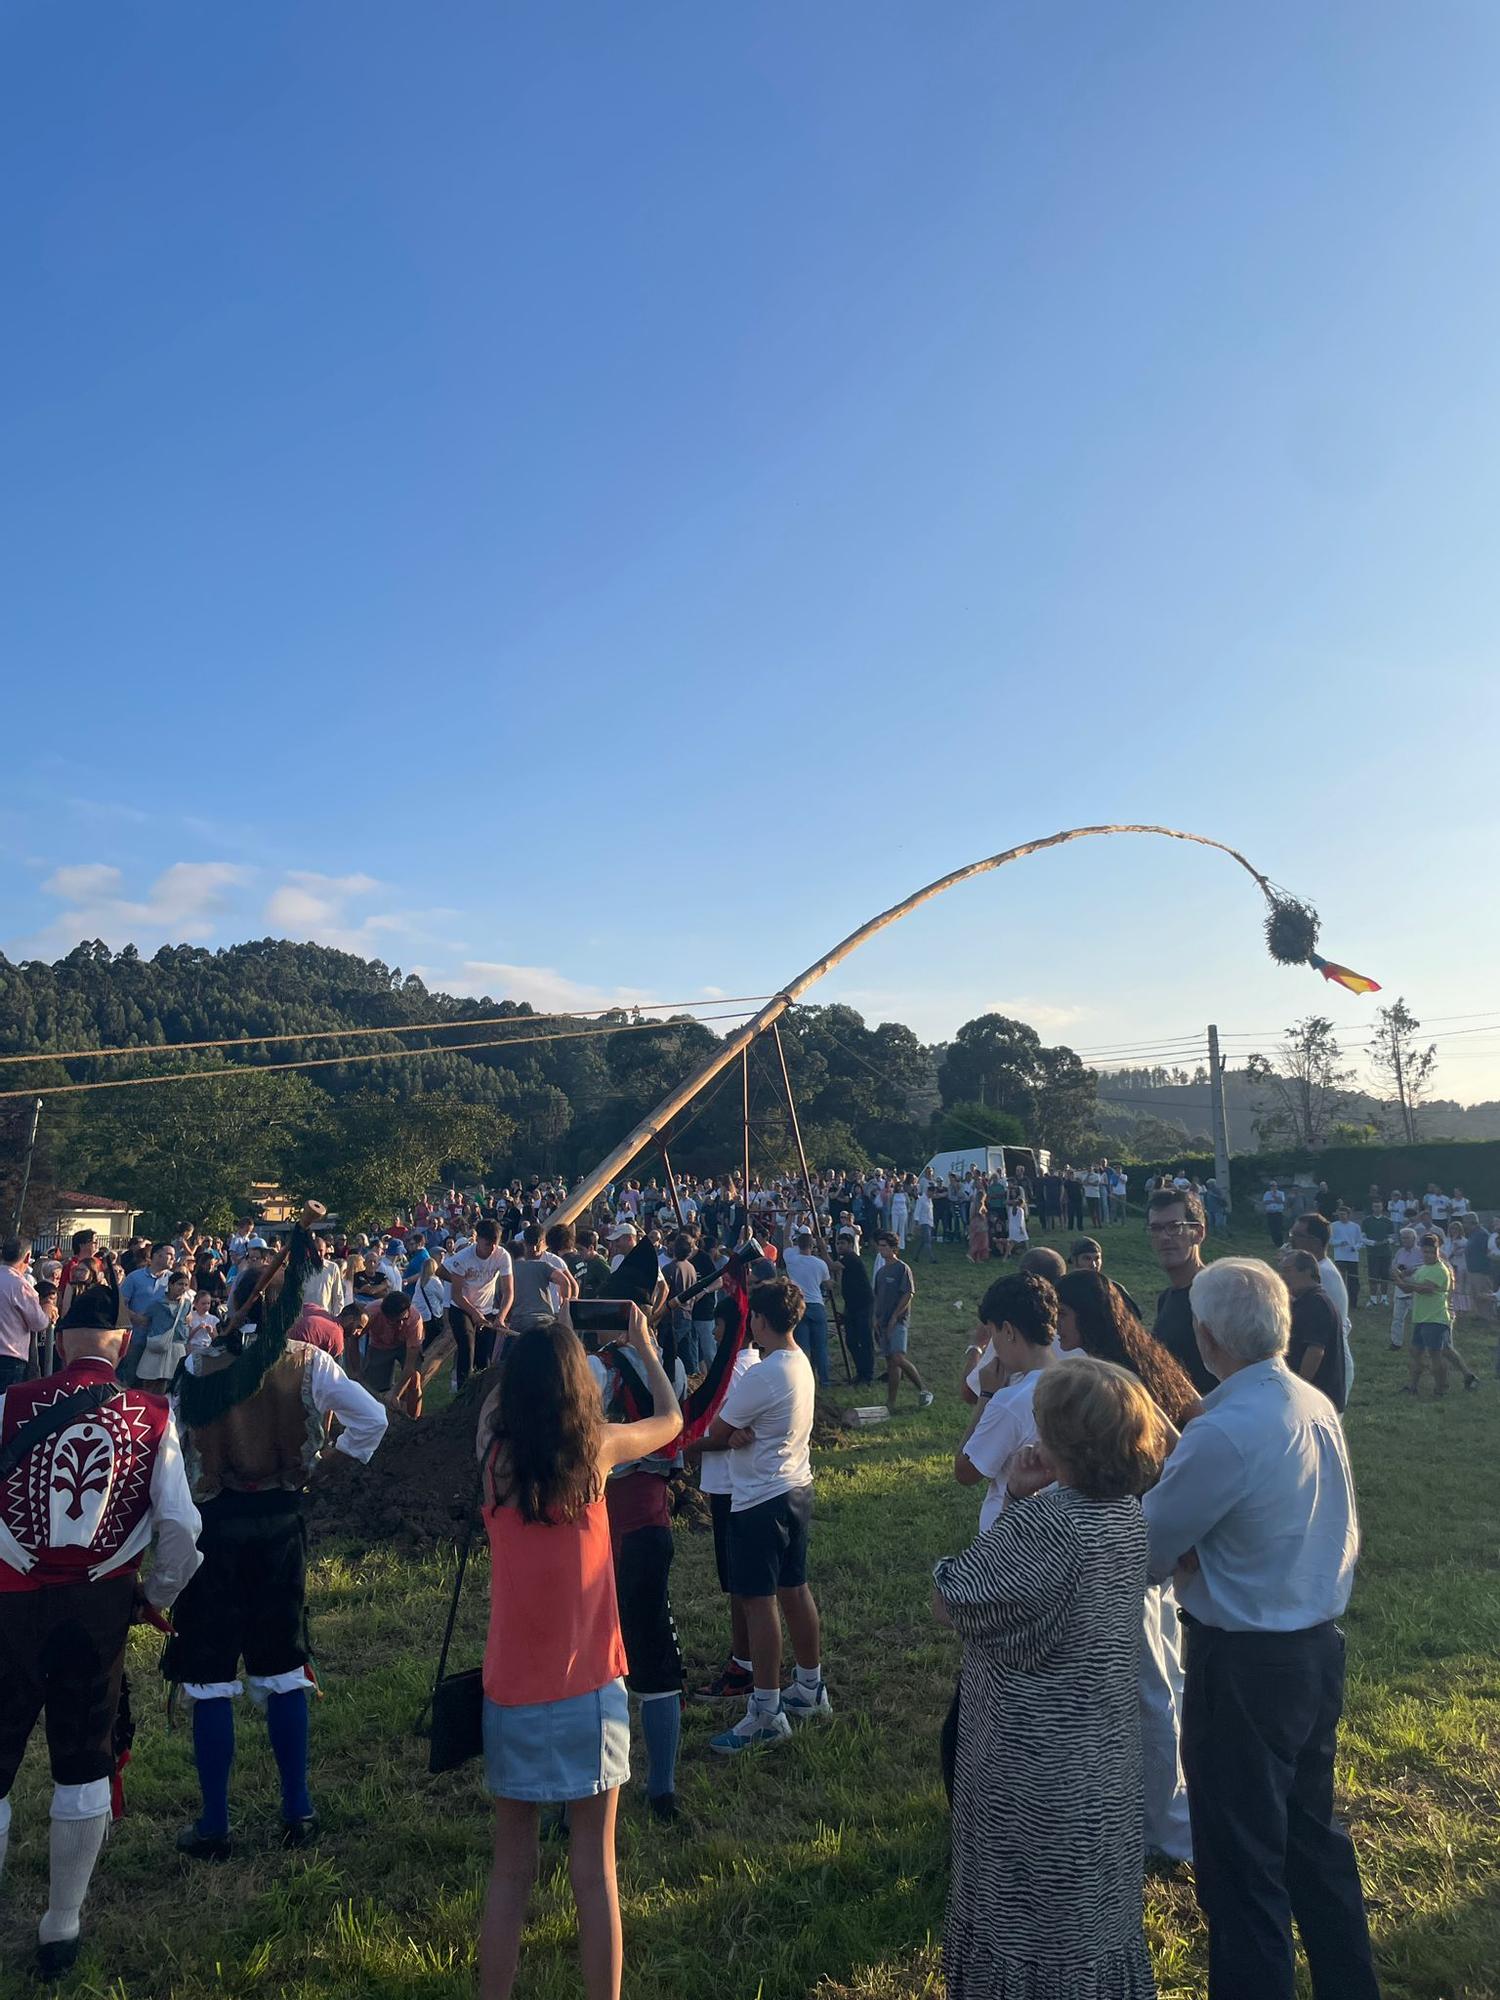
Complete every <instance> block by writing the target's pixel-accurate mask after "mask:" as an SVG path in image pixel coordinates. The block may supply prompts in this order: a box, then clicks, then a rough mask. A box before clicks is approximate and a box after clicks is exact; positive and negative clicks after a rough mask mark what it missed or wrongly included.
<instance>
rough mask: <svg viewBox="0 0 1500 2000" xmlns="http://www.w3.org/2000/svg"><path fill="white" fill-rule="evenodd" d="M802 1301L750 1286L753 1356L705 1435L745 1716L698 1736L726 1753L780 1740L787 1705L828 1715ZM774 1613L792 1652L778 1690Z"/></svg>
mask: <svg viewBox="0 0 1500 2000" xmlns="http://www.w3.org/2000/svg"><path fill="white" fill-rule="evenodd" d="M802 1311H803V1298H802V1294H801V1292H800V1291H799V1290H798V1289H797V1287H796V1286H795V1285H794V1284H793V1283H792V1281H791V1279H790V1278H770V1279H767V1280H766V1282H765V1283H764V1284H759V1285H756V1286H755V1287H754V1288H753V1289H752V1291H751V1293H750V1338H751V1340H752V1341H753V1342H754V1344H755V1346H756V1348H757V1349H758V1350H759V1353H760V1357H761V1358H760V1363H759V1365H758V1366H756V1367H753V1368H747V1369H746V1370H745V1372H744V1374H743V1375H741V1377H740V1379H739V1380H738V1381H737V1382H734V1383H732V1384H731V1385H730V1389H729V1393H728V1395H726V1396H725V1398H724V1401H723V1403H722V1405H721V1406H720V1410H719V1414H718V1416H717V1417H715V1419H714V1421H713V1424H712V1426H711V1427H710V1430H709V1441H710V1444H711V1445H716V1446H719V1447H721V1448H723V1447H727V1448H728V1449H729V1450H730V1451H731V1453H732V1457H731V1460H730V1481H731V1485H732V1488H733V1490H732V1492H731V1494H730V1502H729V1527H728V1535H727V1550H726V1554H727V1565H728V1581H729V1587H730V1590H731V1592H732V1593H733V1594H734V1595H735V1596H736V1597H738V1598H740V1599H741V1600H742V1602H743V1604H744V1609H745V1625H746V1631H747V1634H748V1637H749V1641H750V1662H751V1672H752V1675H753V1685H752V1687H751V1692H750V1705H749V1707H748V1709H747V1710H746V1712H745V1714H744V1717H743V1718H742V1719H741V1720H740V1721H739V1722H737V1723H736V1724H735V1726H734V1728H733V1729H730V1730H726V1731H725V1733H724V1734H723V1735H722V1736H715V1737H714V1738H713V1740H712V1742H711V1744H710V1746H709V1747H710V1748H711V1749H713V1750H716V1751H718V1752H719V1754H720V1755H721V1756H725V1757H730V1756H734V1755H735V1754H736V1753H738V1752H739V1751H742V1750H753V1749H757V1748H760V1747H764V1746H768V1745H771V1744H775V1743H782V1742H785V1740H786V1739H787V1737H789V1736H790V1735H791V1733H792V1726H791V1723H790V1721H789V1719H788V1718H789V1717H790V1716H792V1715H797V1716H813V1715H819V1716H821V1715H829V1714H831V1713H832V1703H831V1702H830V1701H829V1699H828V1689H827V1688H826V1687H825V1685H824V1683H823V1673H822V1668H821V1666H820V1664H819V1640H820V1637H821V1632H820V1626H819V1620H818V1607H817V1604H816V1602H815V1601H814V1599H813V1594H812V1592H811V1591H810V1590H809V1589H808V1587H807V1539H808V1531H809V1528H810V1526H811V1523H812V1497H813V1477H812V1459H811V1456H810V1454H809V1451H808V1446H809V1443H810V1441H811V1438H812V1421H813V1408H814V1404H815V1401H816V1385H815V1383H814V1381H813V1372H812V1369H811V1367H810V1366H809V1365H808V1360H807V1356H806V1355H805V1354H804V1353H803V1352H802V1350H801V1348H800V1347H798V1345H797V1325H798V1322H799V1321H800V1320H801V1318H802ZM783 1617H784V1618H785V1619H786V1628H787V1633H788V1636H789V1637H790V1639H791V1642H792V1653H793V1656H794V1658H795V1659H796V1662H797V1671H796V1674H795V1676H794V1678H793V1681H792V1685H791V1686H790V1687H788V1688H787V1689H785V1691H783V1689H782V1686H781V1650H782V1638H781V1621H782V1619H783Z"/></svg>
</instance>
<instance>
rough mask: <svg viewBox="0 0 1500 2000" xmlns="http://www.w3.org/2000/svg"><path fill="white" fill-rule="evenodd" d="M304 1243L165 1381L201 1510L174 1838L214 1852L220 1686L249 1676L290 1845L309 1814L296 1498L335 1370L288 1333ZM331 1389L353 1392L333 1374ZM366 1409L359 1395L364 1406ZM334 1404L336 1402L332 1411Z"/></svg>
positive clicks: (301, 1530) (179, 1664)
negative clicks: (191, 1779)
mask: <svg viewBox="0 0 1500 2000" xmlns="http://www.w3.org/2000/svg"><path fill="white" fill-rule="evenodd" d="M312 1254H313V1252H312V1242H311V1239H310V1237H309V1236H308V1234H307V1232H306V1230H305V1229H303V1228H302V1227H301V1226H300V1225H299V1226H298V1227H297V1228H296V1229H295V1230H294V1231H293V1233H292V1240H291V1244H290V1247H289V1249H288V1253H287V1257H286V1260H285V1263H284V1265H283V1267H282V1273H281V1283H280V1287H279V1289H273V1288H272V1287H268V1289H267V1292H266V1293H265V1294H263V1295H262V1296H261V1298H259V1299H258V1300H256V1302H255V1305H254V1306H253V1307H252V1308H251V1315H252V1316H253V1318H254V1322H255V1323H254V1326H253V1330H252V1327H251V1326H250V1325H249V1324H247V1326H246V1327H245V1329H244V1330H243V1332H242V1334H240V1335H231V1336H229V1338H228V1339H227V1340H226V1342H225V1344H224V1349H223V1351H222V1352H218V1353H215V1352H211V1353H210V1354H208V1355H206V1356H204V1357H203V1360H202V1362H201V1363H200V1364H199V1366H200V1372H198V1373H196V1374H188V1373H186V1372H184V1373H183V1374H182V1375H181V1376H180V1377H179V1381H178V1386H177V1407H178V1417H179V1426H180V1430H181V1434H182V1446H183V1455H184V1458H185V1461H186V1465H187V1473H188V1480H189V1483H190V1485H191V1487H192V1490H193V1498H194V1500H195V1501H196V1502H197V1505H198V1510H199V1512H200V1514H201V1515H202V1517H203V1532H202V1534H201V1536H200V1537H199V1544H198V1546H199V1548H200V1549H201V1551H202V1554H203V1567H202V1568H201V1569H200V1570H199V1571H198V1573H197V1575H196V1576H195V1577H194V1578H193V1580H192V1582H191V1583H190V1584H189V1585H188V1587H187V1589H186V1590H184V1591H183V1593H182V1595H181V1597H180V1598H179V1599H178V1600H177V1607H176V1621H175V1622H176V1629H175V1631H174V1633H173V1636H172V1638H171V1639H170V1640H169V1641H168V1643H167V1646H166V1649H165V1652H164V1653H163V1656H162V1672H163V1673H164V1674H165V1675H166V1677H167V1678H168V1679H169V1680H171V1681H175V1682H178V1683H179V1684H180V1685H181V1686H182V1688H183V1691H184V1693H186V1694H187V1695H188V1696H189V1697H190V1698H191V1699H192V1702H193V1743H194V1751H195V1755H196V1758H197V1763H198V1774H199V1780H200V1783H201V1785H202V1788H203V1812H202V1815H201V1816H200V1818H199V1820H198V1821H197V1823H196V1825H194V1826H192V1827H188V1828H186V1829H185V1830H184V1831H183V1833H182V1834H181V1835H180V1836H179V1838H178V1846H179V1849H180V1850H181V1851H182V1852H184V1853H186V1854H189V1855H192V1856H195V1857H198V1858H201V1859H213V1860H220V1859H223V1858H224V1856H225V1855H226V1854H227V1853H228V1851H229V1824H228V1780H229V1765H230V1762H231V1761H232V1758H233V1746H234V1721H233V1697H234V1696H236V1695H238V1694H239V1693H241V1692H242V1688H243V1683H242V1682H241V1679H240V1674H241V1668H242V1666H243V1672H244V1679H245V1681H247V1682H248V1683H249V1686H250V1692H251V1695H252V1697H253V1698H254V1699H255V1700H256V1701H257V1703H259V1704H261V1705H262V1706H264V1708H265V1711H266V1720H267V1724H268V1727H269V1730H270V1736H271V1746H272V1749H273V1751H274V1752H275V1755H276V1761H277V1765H278V1767H279V1769H280V1773H281V1785H282V1818H283V1822H284V1826H285V1833H284V1836H283V1837H284V1839H285V1840H286V1841H287V1842H288V1843H289V1844H300V1843H301V1841H302V1840H303V1839H305V1838H309V1837H311V1830H312V1829H313V1828H315V1825H316V1821H315V1818H314V1815H313V1810H312V1805H311V1802H310V1800H309V1799H308V1796H307V1692H308V1688H309V1686H310V1685H311V1677H310V1675H309V1674H308V1672H307V1669H308V1666H309V1663H310V1661H311V1657H312V1655H311V1650H310V1645H309V1637H308V1629H307V1606H306V1566H307V1525H306V1520H305V1516H304V1512H303V1496H304V1494H305V1493H306V1491H307V1484H308V1480H309V1478H310V1477H311V1474H312V1469H313V1465H314V1463H315V1461H316V1459H317V1455H318V1452H319V1451H320V1449H321V1448H322V1445H323V1442H324V1439H325V1437H326V1434H327V1418H326V1415H325V1414H324V1412H325V1411H326V1410H327V1408H328V1404H329V1392H328V1386H327V1384H326V1383H325V1382H324V1381H323V1379H322V1378H323V1374H324V1372H325V1371H327V1370H333V1371H334V1374H335V1375H336V1376H337V1377H338V1380H339V1382H340V1383H341V1384H342V1383H343V1375H342V1371H341V1370H339V1369H338V1368H337V1364H336V1363H334V1362H333V1361H332V1360H331V1359H330V1358H329V1356H327V1355H325V1354H323V1353H322V1352H321V1351H320V1350H318V1349H316V1348H313V1347H310V1346H309V1345H308V1344H307V1343H306V1342H305V1341H289V1340H288V1338H287V1334H288V1331H289V1329H290V1327H291V1325H292V1322H293V1320H294V1319H295V1318H296V1317H297V1313H298V1311H299V1309H300V1303H301V1297H302V1285H303V1281H304V1279H305V1277H306V1275H307V1272H308V1270H309V1269H310V1267H311V1263H312ZM343 1393H344V1394H345V1395H353V1396H356V1397H358V1396H360V1395H361V1394H362V1392H361V1391H359V1390H357V1389H355V1388H354V1387H353V1385H349V1384H344V1386H343ZM372 1407H373V1406H372ZM340 1413H341V1414H342V1411H341V1412H340Z"/></svg>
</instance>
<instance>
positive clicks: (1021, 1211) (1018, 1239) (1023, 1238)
mask: <svg viewBox="0 0 1500 2000" xmlns="http://www.w3.org/2000/svg"><path fill="white" fill-rule="evenodd" d="M1005 1220H1006V1227H1007V1228H1008V1230H1009V1232H1010V1240H1011V1242H1012V1243H1029V1242H1030V1241H1031V1238H1030V1237H1029V1236H1028V1235H1027V1233H1026V1210H1025V1208H1024V1207H1023V1206H1022V1204H1021V1203H1020V1202H1017V1203H1016V1204H1015V1206H1014V1207H1012V1208H1010V1209H1008V1210H1007V1211H1006V1218H1005Z"/></svg>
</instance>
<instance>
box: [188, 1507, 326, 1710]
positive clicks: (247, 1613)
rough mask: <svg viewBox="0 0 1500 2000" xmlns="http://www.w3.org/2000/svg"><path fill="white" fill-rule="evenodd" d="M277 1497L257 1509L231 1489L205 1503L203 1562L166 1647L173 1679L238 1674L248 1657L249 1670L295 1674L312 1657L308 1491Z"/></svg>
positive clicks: (210, 1678) (223, 1678) (203, 1679)
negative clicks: (304, 1501) (305, 1505)
mask: <svg viewBox="0 0 1500 2000" xmlns="http://www.w3.org/2000/svg"><path fill="white" fill-rule="evenodd" d="M255 1498H256V1499H258V1500H261V1501H262V1502H263V1503H265V1502H269V1501H270V1500H271V1496H270V1495H264V1496H262V1495H257V1496H255ZM275 1501H276V1502H278V1503H282V1504H275V1505H266V1504H262V1505H261V1506H260V1507H257V1508H250V1507H248V1506H246V1505H244V1504H242V1502H241V1501H240V1499H239V1498H238V1496H236V1495H232V1494H231V1495H226V1496H225V1497H224V1498H222V1499H219V1500H209V1501H205V1503H204V1505H203V1509H202V1513H203V1532H202V1534H201V1535H200V1536H199V1537H198V1547H199V1549H200V1550H201V1551H202V1555H203V1567H202V1568H201V1569H200V1570H199V1571H198V1573H197V1575H196V1576H194V1577H193V1579H192V1581H191V1582H190V1583H189V1584H188V1586H187V1588H186V1590H184V1591H183V1593H182V1595H181V1597H179V1598H178V1600H177V1602H176V1604H175V1606H174V1607H173V1611H172V1623H173V1626H174V1627H175V1629H174V1631H173V1634H172V1637H171V1638H170V1639H169V1640H168V1641H167V1644H166V1646H165V1648H164V1649H163V1652H162V1658H161V1670H162V1672H163V1674H165V1676H166V1677H167V1679H168V1680H169V1681H187V1682H192V1683H195V1684H199V1685H202V1684H205V1683H207V1684H214V1683H220V1682H224V1681H233V1680H238V1678H239V1672H240V1661H241V1660H243V1661H244V1663H245V1672H246V1673H247V1674H255V1675H264V1676H267V1677H269V1676H270V1675H272V1674H289V1673H291V1672H292V1671H293V1670H294V1669H295V1668H297V1667H305V1666H306V1665H307V1663H308V1661H309V1660H310V1659H311V1658H312V1650H311V1647H310V1646H309V1644H308V1630H307V1522H306V1520H305V1519H304V1518H303V1513H302V1504H301V1496H300V1495H298V1494H288V1495H285V1496H283V1495H280V1494H278V1495H276V1496H275ZM287 1501H289V1502H291V1503H292V1504H290V1505H287V1504H285V1502H287Z"/></svg>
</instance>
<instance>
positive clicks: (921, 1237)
mask: <svg viewBox="0 0 1500 2000" xmlns="http://www.w3.org/2000/svg"><path fill="white" fill-rule="evenodd" d="M932 1217H933V1208H932V1196H931V1194H929V1192H928V1191H927V1189H926V1188H925V1187H924V1188H923V1189H922V1191H921V1193H920V1194H919V1195H918V1196H917V1198H916V1200H915V1201H914V1202H913V1203H912V1210H911V1219H912V1226H913V1228H914V1229H915V1230H916V1232H917V1256H918V1258H919V1259H920V1260H921V1261H922V1262H923V1263H925V1264H935V1263H936V1262H937V1251H936V1250H935V1249H934V1248H933V1247H932Z"/></svg>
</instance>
